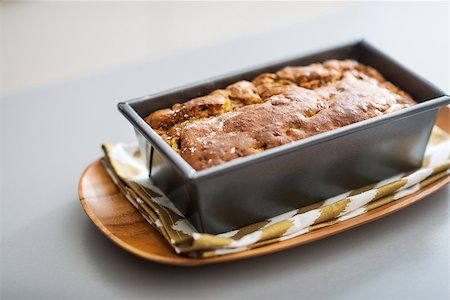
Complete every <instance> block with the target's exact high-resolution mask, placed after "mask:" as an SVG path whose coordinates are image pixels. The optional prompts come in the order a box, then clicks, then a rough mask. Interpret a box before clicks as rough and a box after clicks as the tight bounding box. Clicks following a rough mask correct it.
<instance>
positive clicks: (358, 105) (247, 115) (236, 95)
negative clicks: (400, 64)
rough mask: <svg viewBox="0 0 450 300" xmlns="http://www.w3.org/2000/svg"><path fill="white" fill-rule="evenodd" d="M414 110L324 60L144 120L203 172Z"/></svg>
mask: <svg viewBox="0 0 450 300" xmlns="http://www.w3.org/2000/svg"><path fill="white" fill-rule="evenodd" d="M413 104H415V102H414V101H413V100H412V99H411V97H410V96H409V95H407V94H406V93H405V92H403V91H401V90H400V89H399V88H397V87H395V86H394V85H393V84H391V83H389V82H387V81H385V80H384V78H383V76H382V75H380V74H379V73H378V72H377V71H376V70H374V69H373V68H371V67H368V66H365V65H362V64H360V63H358V62H356V61H354V60H341V61H338V60H329V61H325V62H324V63H322V64H319V63H317V64H311V65H309V66H304V67H285V68H283V69H282V70H280V71H278V72H276V73H274V74H272V73H265V74H261V75H260V76H258V77H257V78H255V79H254V80H253V82H249V81H239V82H237V83H235V84H232V85H230V86H228V87H227V88H226V89H224V90H216V91H213V92H212V93H210V94H209V95H207V96H204V97H199V98H195V99H192V100H190V101H187V102H185V103H183V104H176V105H174V106H173V107H172V108H171V109H163V110H158V111H156V112H154V113H152V114H151V115H149V116H148V117H146V118H145V120H146V122H147V123H148V124H149V125H150V126H152V128H153V129H155V130H156V131H157V132H158V133H159V134H160V135H161V137H162V138H163V139H164V140H165V141H166V142H167V143H169V144H170V145H171V146H172V148H173V149H174V150H175V151H177V152H178V153H179V154H180V155H181V156H182V157H183V158H184V159H185V160H186V161H187V162H188V163H189V164H190V165H191V166H192V167H193V168H194V169H196V170H202V169H206V168H208V167H211V166H214V165H218V164H221V163H224V162H226V161H230V160H232V159H235V158H239V157H243V156H247V155H250V154H253V153H258V152H261V151H264V150H266V149H269V148H273V147H276V146H279V145H283V144H287V143H290V142H293V141H296V140H299V139H303V138H306V137H309V136H312V135H315V134H318V133H321V132H325V131H329V130H332V129H335V128H339V127H342V126H345V125H349V124H352V123H355V122H359V121H362V120H366V119H369V118H373V117H376V116H379V115H382V114H385V113H389V112H392V111H396V110H399V109H402V108H405V107H408V106H411V105H413Z"/></svg>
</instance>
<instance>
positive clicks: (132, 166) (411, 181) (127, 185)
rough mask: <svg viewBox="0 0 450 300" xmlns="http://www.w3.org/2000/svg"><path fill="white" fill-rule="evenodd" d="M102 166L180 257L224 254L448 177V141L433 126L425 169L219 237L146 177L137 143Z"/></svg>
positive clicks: (117, 147) (110, 151)
mask: <svg viewBox="0 0 450 300" xmlns="http://www.w3.org/2000/svg"><path fill="white" fill-rule="evenodd" d="M103 150H104V152H105V157H104V159H103V162H104V164H105V166H106V169H107V171H108V174H109V175H110V176H111V178H112V179H113V180H114V182H115V183H116V184H117V186H118V187H119V188H120V190H121V191H122V193H123V194H124V195H125V196H126V198H127V199H128V200H129V201H130V202H131V203H132V204H133V205H134V206H135V207H136V208H137V209H138V211H139V212H140V213H141V214H142V216H143V217H144V218H145V219H146V220H147V221H148V222H149V223H150V224H151V225H153V226H154V227H155V228H156V229H157V230H158V231H159V232H160V233H161V234H162V235H163V236H164V238H165V239H166V240H167V241H168V242H169V243H170V245H172V247H173V249H174V250H175V251H176V252H177V253H180V254H185V255H189V256H196V257H211V256H217V255H224V254H228V253H234V252H239V251H245V250H247V249H251V248H255V247H261V246H263V245H267V244H270V243H275V242H277V241H282V240H287V239H290V238H293V237H295V236H299V235H302V234H305V233H307V232H310V231H312V230H316V229H319V228H323V227H326V226H330V225H333V224H336V223H339V222H341V221H344V220H348V219H350V218H353V217H356V216H358V215H361V214H363V213H365V212H367V211H369V210H371V209H374V208H377V207H379V206H381V205H384V204H387V203H389V202H392V201H396V200H398V199H401V198H402V197H405V196H407V195H409V194H412V193H414V192H416V191H418V190H420V189H421V188H423V187H425V186H427V185H429V184H431V183H433V182H435V181H437V180H439V179H441V178H443V177H445V176H449V174H450V137H449V136H448V135H447V134H445V133H444V132H443V131H442V130H441V129H439V128H437V127H435V128H434V129H433V133H432V136H431V138H430V141H429V144H428V147H427V150H426V154H425V155H426V157H425V160H424V164H423V166H422V168H420V169H418V170H416V171H414V172H410V173H406V174H400V175H398V176H395V177H393V178H389V179H386V180H383V181H381V182H378V183H375V184H371V185H369V186H366V187H363V188H360V189H357V190H353V191H349V192H347V193H344V194H341V195H338V196H335V197H332V198H330V199H326V200H324V201H320V202H318V203H315V204H312V205H309V206H307V207H302V208H299V209H296V210H293V211H290V212H287V213H284V214H282V215H279V216H276V217H274V218H270V219H267V220H264V221H262V222H259V223H256V224H252V225H249V226H246V227H242V228H240V229H238V230H234V231H230V232H225V233H221V234H216V235H212V234H205V233H199V232H198V231H197V230H196V229H195V228H194V227H193V226H192V225H191V224H190V223H189V222H188V221H187V220H186V219H185V218H184V216H183V215H182V214H181V213H180V212H179V211H178V209H177V208H176V207H175V206H174V205H173V204H172V203H171V201H170V200H169V199H168V198H167V197H166V196H165V195H164V193H163V192H162V191H161V190H160V189H158V188H157V187H156V186H154V185H153V184H152V182H151V181H150V179H149V178H148V169H147V168H146V164H145V160H144V158H143V157H142V155H141V153H140V152H139V148H138V146H137V144H123V143H118V144H105V145H103Z"/></svg>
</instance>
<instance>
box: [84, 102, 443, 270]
mask: <svg viewBox="0 0 450 300" xmlns="http://www.w3.org/2000/svg"><path fill="white" fill-rule="evenodd" d="M449 112H450V109H449V108H448V107H445V108H443V109H441V111H440V113H439V118H438V120H437V122H436V124H437V125H438V126H440V127H441V128H443V129H444V130H445V131H447V132H449V133H450V128H449V127H450V124H449V116H450V113H449ZM449 182H450V176H446V177H444V178H442V179H441V180H439V181H437V182H435V183H433V184H431V185H429V186H427V187H426V188H425V189H423V190H420V191H418V192H416V193H414V194H411V195H409V196H407V197H405V198H403V199H401V200H398V201H395V202H392V203H389V204H386V205H384V206H382V207H379V208H377V209H374V210H372V211H369V212H367V213H365V214H363V215H360V216H358V217H355V218H352V219H349V220H347V221H343V222H341V223H338V224H335V225H332V226H329V227H325V228H322V229H319V230H316V231H313V232H310V233H307V234H304V235H301V236H298V237H295V238H292V239H289V240H285V241H282V242H277V243H274V244H270V245H267V246H263V247H260V248H255V249H251V250H247V251H244V252H240V253H234V254H229V255H224V256H217V257H212V258H189V257H184V256H180V255H177V254H176V253H175V252H174V251H173V250H172V247H171V246H170V245H169V244H168V243H167V242H166V241H165V240H164V238H163V237H162V236H161V235H160V234H159V233H158V231H156V230H155V229H154V228H153V227H152V226H151V225H150V224H148V223H147V222H146V221H145V220H144V218H143V217H142V216H141V215H140V214H139V212H138V211H137V210H136V209H135V208H134V206H133V205H132V204H131V203H129V202H128V200H126V198H125V197H123V196H122V194H121V193H120V191H119V190H118V188H117V187H116V186H115V184H114V183H113V182H112V181H111V179H110V178H109V176H108V174H107V173H106V170H105V169H104V167H103V165H102V164H101V163H100V160H97V161H94V162H93V163H91V164H90V165H89V166H88V167H87V168H86V170H85V171H84V172H83V174H82V175H81V178H80V181H79V185H78V194H79V197H80V201H81V205H82V206H83V209H84V210H85V212H86V214H87V215H88V217H89V218H90V219H91V220H92V221H93V222H94V224H95V225H96V226H97V227H98V228H99V229H100V231H101V232H103V233H104V234H105V235H106V236H107V237H108V238H109V239H111V240H112V241H113V242H114V243H115V244H117V245H118V246H120V247H121V248H123V249H125V250H127V251H129V252H131V253H133V254H136V255H138V256H141V257H143V258H145V259H148V260H152V261H155V262H158V263H163V264H170V265H179V266H195V265H205V264H212V263H219V262H226V261H232V260H239V259H245V258H250V257H255V256H259V255H264V254H269V253H273V252H277V251H281V250H284V249H289V248H292V247H296V246H299V245H303V244H306V243H310V242H313V241H316V240H319V239H322V238H325V237H327V236H330V235H333V234H336V233H339V232H343V231H345V230H348V229H351V228H354V227H357V226H360V225H362V224H365V223H368V222H371V221H374V220H376V219H378V218H381V217H384V216H386V215H389V214H391V213H393V212H396V211H398V210H400V209H402V208H405V207H407V206H409V205H411V204H413V203H415V202H417V201H419V200H421V199H423V198H424V197H426V196H428V195H430V194H431V193H433V192H435V191H437V190H438V189H440V188H442V187H443V186H444V185H445V184H447V183H449Z"/></svg>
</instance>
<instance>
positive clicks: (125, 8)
mask: <svg viewBox="0 0 450 300" xmlns="http://www.w3.org/2000/svg"><path fill="white" fill-rule="evenodd" d="M0 5H1V16H0V18H1V23H0V24H1V25H0V26H1V45H2V46H1V51H2V52H1V62H0V63H1V65H0V66H1V68H0V70H2V71H1V75H2V80H1V83H2V91H3V92H4V93H8V94H10V93H14V92H19V91H23V90H28V89H31V88H35V87H41V86H46V85H50V84H54V83H59V82H63V81H65V80H68V79H74V78H80V77H84V76H88V75H92V74H98V73H101V72H108V71H112V70H116V69H118V68H124V67H126V66H130V65H138V64H142V63H144V62H149V61H155V60H159V59H161V58H163V57H168V56H173V55H176V54H179V53H186V52H189V51H194V50H196V49H204V48H207V47H209V48H211V47H214V46H216V47H220V45H226V44H229V43H230V42H234V41H238V40H245V39H252V38H253V39H254V38H255V36H257V35H259V36H261V37H262V38H261V39H259V40H258V43H259V45H258V47H259V48H265V47H267V48H269V49H270V51H267V49H260V50H261V51H262V53H261V54H257V55H256V57H255V60H254V61H252V59H251V58H249V59H248V63H247V64H251V63H256V62H258V61H259V60H260V58H262V59H264V58H265V57H262V56H261V55H265V56H267V57H271V58H276V57H282V56H283V55H289V54H291V55H292V54H295V53H298V52H300V51H307V50H310V49H311V50H315V49H317V47H321V46H328V45H333V44H335V43H337V42H339V41H347V40H351V39H357V38H367V39H368V40H369V41H370V42H372V43H375V44H379V45H380V46H381V47H382V48H383V49H384V50H385V51H387V52H388V53H389V52H390V53H392V54H393V55H395V56H396V58H398V59H400V60H403V61H404V62H406V63H407V64H408V66H410V67H412V68H415V69H417V71H419V72H422V73H424V75H425V76H426V75H427V68H426V65H427V56H429V55H440V54H442V53H447V55H442V57H444V58H445V59H446V60H444V61H442V65H441V66H435V68H436V69H442V70H443V71H442V73H440V75H441V76H439V77H436V78H435V82H436V83H437V84H439V85H440V86H441V88H444V89H446V90H448V82H449V80H448V79H449V77H448V64H449V61H448V53H449V51H448V50H449V45H448V41H449V39H448V28H449V26H448V18H445V15H448V2H441V3H432V2H427V3H423V2H422V3H420V2H412V3H411V2H402V3H388V2H378V3H367V2H165V3H163V2H115V3H109V2H81V3H80V2H19V1H17V2H16V1H12V2H8V1H6V2H1V3H0ZM433 7H440V8H441V9H437V10H433ZM427 11H429V14H432V15H434V16H433V17H431V16H430V15H428V17H427V18H426V22H432V23H434V24H429V25H430V27H429V28H432V27H443V26H446V25H447V29H446V30H445V31H443V32H445V33H447V38H446V37H445V36H442V38H441V39H439V44H436V43H435V41H434V40H433V43H432V44H430V45H429V51H427V52H426V53H417V52H416V51H415V44H416V43H425V44H426V43H428V42H429V41H431V39H432V38H433V35H434V34H439V33H438V31H437V30H436V31H429V29H428V28H427V27H425V26H421V27H418V26H411V25H412V24H411V22H414V23H417V22H421V21H422V20H424V15H425V14H427ZM436 13H438V15H436ZM327 26H333V27H340V28H339V29H336V28H327ZM408 27H410V28H414V30H411V31H408V30H407V28H408ZM421 29H422V30H421ZM283 31H284V32H288V33H289V34H291V35H290V36H289V34H284V35H283V34H282V32H283ZM274 32H281V34H278V35H277V34H274V35H273V34H272V35H270V36H268V37H267V38H266V39H264V37H263V36H264V34H267V33H274ZM331 32H332V35H329V34H328V33H331ZM302 41H303V42H302ZM381 41H383V42H382V43H381ZM294 45H295V48H293V46H294ZM400 45H402V47H399V46H400ZM255 48H256V47H255ZM251 50H252V51H257V49H251ZM212 51H213V50H212ZM244 51H245V49H244ZM241 56H250V57H251V56H252V55H251V54H249V53H242V54H241ZM418 58H419V59H418ZM224 59H233V58H232V57H224ZM212 73H214V70H212Z"/></svg>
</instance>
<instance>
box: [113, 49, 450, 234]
mask: <svg viewBox="0 0 450 300" xmlns="http://www.w3.org/2000/svg"><path fill="white" fill-rule="evenodd" d="M346 58H352V59H356V60H358V61H359V62H361V63H364V64H367V65H370V66H372V67H374V68H376V69H377V70H378V71H380V72H381V73H382V74H383V75H384V76H385V77H386V79H387V80H389V81H391V82H392V83H394V84H395V85H397V86H399V87H400V88H401V89H403V90H404V91H406V92H408V93H409V94H410V95H411V96H412V97H413V98H414V99H415V100H416V101H417V102H418V104H417V105H415V106H413V107H410V108H406V109H403V110H400V111H397V112H393V113H390V114H386V115H383V116H379V117H376V118H373V119H369V120H365V121H362V122H358V123H355V124H351V125H348V126H345V127H342V128H339V129H335V130H332V131H329V132H325V133H321V134H318V135H315V136H312V137H309V138H306V139H303V140H299V141H296V142H293V143H290V144H287V145H282V146H279V147H276V148H272V149H268V150H266V151H264V152H262V153H258V154H254V155H250V156H247V157H243V158H239V159H235V160H233V161H230V162H227V163H224V164H221V165H218V166H214V167H211V168H208V169H205V170H201V171H196V170H194V169H193V168H192V167H191V166H190V165H189V164H188V163H187V162H185V161H184V160H183V159H182V158H181V156H179V155H178V154H177V153H176V152H175V151H173V150H172V148H171V147H170V146H169V145H167V144H166V143H165V142H164V141H163V140H162V138H161V137H160V136H159V135H158V134H157V133H156V132H155V131H153V130H152V128H150V126H149V125H147V124H146V123H145V122H144V120H143V117H145V116H147V115H149V114H150V113H151V112H153V111H155V110H158V109H161V108H166V107H170V106H172V105H173V104H175V103H177V102H185V101H187V100H190V99H192V98H195V97H199V96H203V95H206V94H208V93H209V92H211V91H213V90H215V89H218V88H224V87H226V86H227V85H229V84H231V83H233V82H236V81H238V80H242V79H247V80H252V79H253V78H254V77H256V76H257V75H259V74H261V73H264V72H274V71H277V70H278V69H281V68H282V67H284V66H288V65H291V66H302V65H307V64H310V63H314V62H322V61H324V60H327V59H346ZM449 102H450V98H449V96H446V95H444V93H443V92H442V91H440V90H439V89H437V88H435V87H434V86H433V85H431V84H430V83H429V82H427V81H426V80H424V79H422V78H420V77H419V76H417V75H415V74H413V73H412V72H410V71H409V70H407V69H405V68H404V67H402V66H400V65H399V64H398V63H396V62H395V61H394V60H392V59H391V58H389V57H387V56H386V55H384V54H383V53H381V52H380V51H378V50H376V49H375V48H374V47H372V46H370V45H369V44H368V43H367V42H364V41H358V42H356V43H351V44H348V45H344V46H341V47H337V48H333V49H329V50H326V51H321V52H318V53H314V54H311V55H307V56H301V57H296V58H291V59H288V60H284V61H280V62H276V63H272V64H267V65H265V66H259V67H256V68H252V69H249V70H245V71H242V72H237V73H234V74H230V75H225V76H221V77H217V78H213V79H210V80H206V81H203V82H199V83H196V84H193V85H189V86H184V87H181V88H177V89H174V90H170V91H166V92H162V93H159V94H155V95H150V96H145V97H142V98H139V99H134V100H130V101H126V102H121V103H119V110H120V111H121V112H122V113H123V114H124V115H125V117H126V118H127V119H128V120H129V121H130V122H131V124H133V126H134V128H135V129H136V133H137V136H138V140H139V143H140V145H141V149H143V150H144V153H145V154H146V156H147V158H148V163H149V169H150V174H149V176H150V177H151V179H152V180H153V181H154V182H155V183H156V184H157V185H158V186H159V187H160V188H161V189H162V190H163V191H164V192H165V193H166V194H167V195H168V196H169V198H170V199H171V200H172V201H173V202H174V204H175V205H176V206H177V207H178V208H179V210H180V211H181V212H182V213H183V214H184V215H185V216H186V217H187V218H188V219H189V220H190V221H191V222H192V224H193V225H194V226H195V227H196V228H197V229H198V230H199V231H201V232H208V233H219V232H225V231H229V230H233V229H236V228H238V227H241V226H244V225H248V224H251V223H254V222H257V221H261V220H263V219H265V218H268V217H273V216H276V215H278V214H281V213H284V212H287V211H290V210H292V209H295V208H299V207H302V206H305V205H308V204H311V203H314V202H316V201H319V200H323V199H326V198H328V197H331V196H334V195H337V194H340V193H343V192H346V191H348V190H350V189H355V188H358V187H361V186H364V185H367V184H370V183H373V182H376V181H379V180H382V179H384V178H387V177H390V176H393V175H396V174H398V173H401V172H407V171H411V170H413V169H415V168H418V167H420V165H421V163H422V159H423V155H424V151H425V147H426V144H427V141H428V138H429V136H430V133H431V129H432V127H433V124H434V122H435V119H436V114H437V111H438V109H439V107H441V106H444V105H445V104H448V103H449Z"/></svg>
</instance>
